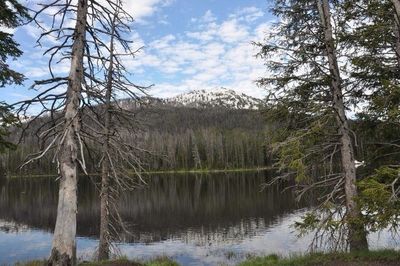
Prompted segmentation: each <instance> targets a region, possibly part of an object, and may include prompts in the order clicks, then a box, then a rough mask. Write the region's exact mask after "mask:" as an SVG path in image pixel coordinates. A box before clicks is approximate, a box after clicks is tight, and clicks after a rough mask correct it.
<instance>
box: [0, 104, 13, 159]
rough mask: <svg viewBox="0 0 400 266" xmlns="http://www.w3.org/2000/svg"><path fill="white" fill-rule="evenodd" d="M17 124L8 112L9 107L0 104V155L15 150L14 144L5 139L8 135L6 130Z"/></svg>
mask: <svg viewBox="0 0 400 266" xmlns="http://www.w3.org/2000/svg"><path fill="white" fill-rule="evenodd" d="M16 122H17V119H16V117H15V116H14V115H13V114H12V113H11V112H10V107H9V106H8V105H6V104H5V103H1V102H0V153H4V152H5V151H6V150H7V149H15V147H16V146H15V144H13V143H12V142H10V141H9V140H8V139H7V137H8V136H9V135H10V132H9V131H8V128H9V126H10V125H12V124H15V123H16Z"/></svg>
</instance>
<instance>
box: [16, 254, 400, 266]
mask: <svg viewBox="0 0 400 266" xmlns="http://www.w3.org/2000/svg"><path fill="white" fill-rule="evenodd" d="M17 265H18V266H42V265H44V264H43V262H40V261H36V262H30V263H25V264H17ZM79 265H80V266H179V264H178V263H176V262H174V261H172V260H171V259H169V258H168V257H160V258H155V259H153V260H151V261H146V262H140V261H129V260H127V259H119V260H113V261H103V262H85V263H80V264H79ZM358 265H363V266H395V265H400V252H399V251H395V250H377V251H368V252H351V253H329V254H324V253H312V254H307V255H303V256H289V257H279V256H278V255H269V256H266V257H253V258H250V259H248V260H246V261H244V262H242V263H240V264H239V265H238V266H358Z"/></svg>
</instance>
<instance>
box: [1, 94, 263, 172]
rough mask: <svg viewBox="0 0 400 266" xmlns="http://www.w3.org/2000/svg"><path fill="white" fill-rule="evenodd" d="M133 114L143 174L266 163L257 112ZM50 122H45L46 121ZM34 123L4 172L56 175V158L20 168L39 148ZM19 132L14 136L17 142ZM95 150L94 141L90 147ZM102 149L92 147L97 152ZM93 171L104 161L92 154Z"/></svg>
mask: <svg viewBox="0 0 400 266" xmlns="http://www.w3.org/2000/svg"><path fill="white" fill-rule="evenodd" d="M124 104H126V105H127V106H126V108H134V109H136V110H138V111H137V112H136V117H137V129H138V130H137V131H136V132H125V133H124V134H125V135H126V136H125V137H126V139H127V140H128V141H129V142H130V143H131V144H134V145H135V146H137V147H138V148H139V150H140V151H142V152H140V153H138V154H140V155H139V156H140V157H141V158H140V159H141V161H142V164H143V167H144V169H146V170H152V171H162V170H182V169H228V168H229V169H232V168H236V169H237V168H254V167H262V166H265V165H266V163H267V151H266V148H265V146H266V145H265V143H266V141H265V138H266V137H265V130H264V129H265V121H264V119H263V116H262V114H261V113H260V112H259V111H256V110H239V109H229V108H216V107H213V108H189V107H176V106H170V105H163V104H157V105H152V106H149V107H145V108H137V106H136V107H135V106H129V103H126V102H125V103H124ZM43 120H45V118H43ZM43 120H42V121H36V122H34V123H32V125H31V126H30V128H29V129H28V130H27V132H26V134H25V138H24V139H23V141H22V143H21V144H20V145H18V148H17V150H15V151H9V152H8V153H7V154H4V155H2V157H1V165H2V168H3V169H4V170H5V171H6V172H8V173H15V174H18V173H20V174H43V173H52V172H54V165H53V164H52V158H51V153H50V154H49V155H48V156H47V157H46V158H44V159H43V158H42V159H41V160H38V161H35V162H33V163H31V164H30V165H27V166H25V167H24V168H23V169H18V167H19V166H20V165H21V164H22V163H23V162H24V160H25V159H26V157H27V155H29V154H31V153H32V152H34V151H37V148H38V145H39V143H38V140H37V139H38V138H37V136H35V134H34V133H35V132H36V130H37V128H38V127H39V126H40V125H41V124H43V122H44V121H43ZM19 131H20V129H16V130H15V134H13V137H14V141H17V139H18V135H19ZM87 145H88V146H90V145H91V144H90V141H88V143H87ZM98 148H99V147H91V149H90V150H92V151H96V150H98ZM86 157H87V158H88V160H91V163H90V165H91V169H90V171H96V168H95V165H96V163H97V162H98V161H99V160H100V158H98V157H97V156H96V152H93V153H92V154H87V156H86Z"/></svg>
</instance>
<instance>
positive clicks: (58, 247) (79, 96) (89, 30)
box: [14, 0, 129, 265]
mask: <svg viewBox="0 0 400 266" xmlns="http://www.w3.org/2000/svg"><path fill="white" fill-rule="evenodd" d="M120 5H121V3H120V2H118V3H116V2H115V1H111V0H105V1H102V2H101V3H100V2H98V1H95V0H78V1H73V0H55V1H53V2H51V3H48V4H40V5H39V6H40V9H39V10H38V11H37V12H36V13H35V15H34V17H33V20H34V21H35V22H36V24H37V25H38V26H39V27H41V28H42V29H43V33H42V34H41V36H40V37H39V39H38V44H39V45H41V43H43V40H44V39H45V38H46V37H47V38H51V39H52V41H55V42H57V43H58V44H56V45H54V46H51V47H50V48H48V49H47V50H46V51H45V53H44V54H45V55H48V56H49V64H48V66H49V75H50V77H49V78H47V79H44V80H40V81H35V83H34V85H33V87H35V88H37V87H40V90H39V93H38V95H37V96H35V97H34V98H32V99H31V100H27V101H23V102H19V103H16V104H15V105H14V106H17V107H18V115H20V116H26V113H27V112H28V111H29V110H30V107H31V106H32V105H36V106H40V107H41V111H40V112H38V113H36V115H35V117H34V118H33V119H32V120H31V121H30V123H29V124H28V125H27V127H29V125H30V124H31V123H32V122H34V121H36V120H38V119H39V118H40V117H43V116H44V115H45V116H46V117H47V119H45V121H47V122H45V123H44V124H43V125H42V126H41V127H40V128H39V130H38V132H37V133H36V134H37V135H38V136H39V138H40V142H41V145H40V146H41V147H42V148H41V150H40V151H39V152H38V153H36V154H32V155H30V156H28V158H27V161H26V163H25V164H27V163H30V162H33V161H35V160H39V159H40V158H42V157H44V156H45V155H47V154H48V153H52V154H53V161H54V162H56V163H57V169H58V172H59V179H60V186H59V204H58V209H57V221H56V227H55V231H54V239H53V245H52V252H51V256H50V259H49V264H50V265H75V264H76V241H75V236H76V213H77V178H78V170H79V168H80V169H81V170H82V171H83V172H85V173H86V163H85V157H84V154H85V150H87V148H88V147H89V145H88V142H89V141H90V140H94V139H95V137H94V135H95V134H94V133H93V132H94V131H93V127H92V126H91V125H89V123H86V122H82V121H85V120H84V119H83V117H96V118H97V119H98V118H99V117H98V114H97V113H96V112H95V111H94V110H95V107H94V104H96V103H98V99H104V95H102V93H103V92H104V90H102V89H101V88H104V86H105V82H104V79H101V78H98V73H99V69H101V68H103V67H104V62H106V61H107V60H106V58H108V55H109V54H110V49H109V45H108V44H107V40H109V38H107V36H115V39H116V40H123V39H122V37H120V36H119V35H117V33H116V32H114V33H113V34H110V32H111V31H110V29H111V28H112V27H111V25H114V24H115V22H117V23H120V22H121V21H120V20H119V18H118V17H117V18H116V21H115V20H114V14H115V13H116V12H117V10H120V11H119V13H121V12H122V11H121V6H120ZM46 12H47V13H51V15H50V18H51V19H50V21H49V15H47V14H45V13H46ZM124 14H127V13H125V12H124ZM40 18H43V21H44V22H42V21H40ZM71 21H72V22H74V24H75V27H70V26H69V24H70V23H68V22H71ZM46 22H47V23H46ZM49 24H50V26H49ZM122 24H123V23H122ZM124 25H125V24H124ZM53 43H54V42H53ZM126 43H127V41H125V40H123V41H122V42H121V44H122V46H123V47H124V44H126ZM125 48H128V47H125ZM65 61H68V62H69V63H70V70H69V74H68V75H67V76H63V74H64V73H60V72H59V71H57V68H56V67H57V66H59V63H61V62H65ZM118 62H119V61H118ZM119 65H120V64H119ZM121 84H122V85H125V86H128V85H129V83H128V82H126V79H124V80H123V79H121V83H120V84H119V86H121ZM121 90H122V91H126V89H125V88H121ZM127 93H128V94H129V91H128V92H127ZM121 110H122V109H121ZM120 112H122V113H123V112H124V111H120ZM87 113H91V114H92V115H88V114H87ZM97 119H94V120H95V122H97V123H98V124H99V122H98V120H97Z"/></svg>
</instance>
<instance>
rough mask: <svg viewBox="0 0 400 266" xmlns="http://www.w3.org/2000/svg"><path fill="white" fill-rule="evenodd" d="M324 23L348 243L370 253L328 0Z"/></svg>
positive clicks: (322, 6) (322, 0) (322, 3)
mask: <svg viewBox="0 0 400 266" xmlns="http://www.w3.org/2000/svg"><path fill="white" fill-rule="evenodd" d="M317 2H318V11H319V14H320V17H321V23H322V26H323V28H324V39H325V47H326V52H327V56H328V61H329V70H330V74H331V89H332V94H333V106H334V109H335V113H336V120H337V123H338V127H339V135H340V143H341V157H342V168H343V172H344V178H345V194H346V211H347V217H346V219H347V222H348V226H349V235H348V241H349V244H350V250H351V251H353V250H367V249H368V242H367V235H366V231H365V228H364V225H363V224H362V221H361V218H362V214H361V210H360V208H359V206H358V204H357V202H356V201H355V199H356V197H357V187H356V168H355V164H354V150H353V145H352V143H351V138H350V133H351V132H350V128H349V124H348V121H347V117H346V110H345V106H344V103H343V92H342V84H341V78H340V71H339V66H338V62H337V55H336V48H335V44H334V40H333V33H332V24H331V15H330V8H329V1H328V0H317Z"/></svg>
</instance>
